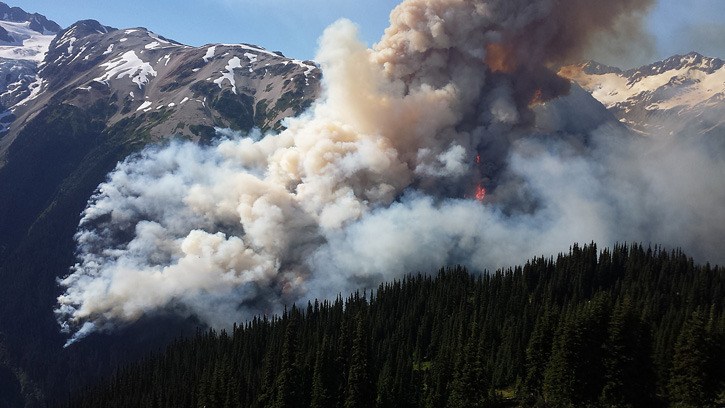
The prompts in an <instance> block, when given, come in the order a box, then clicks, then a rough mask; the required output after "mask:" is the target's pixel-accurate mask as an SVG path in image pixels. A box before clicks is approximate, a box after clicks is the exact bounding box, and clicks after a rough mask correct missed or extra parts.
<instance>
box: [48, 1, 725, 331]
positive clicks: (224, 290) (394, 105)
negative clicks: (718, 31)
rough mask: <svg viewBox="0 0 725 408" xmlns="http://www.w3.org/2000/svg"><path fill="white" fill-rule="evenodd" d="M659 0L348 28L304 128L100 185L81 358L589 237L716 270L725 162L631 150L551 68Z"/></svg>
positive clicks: (81, 305)
mask: <svg viewBox="0 0 725 408" xmlns="http://www.w3.org/2000/svg"><path fill="white" fill-rule="evenodd" d="M649 3H650V2H648V1H634V0H616V1H610V2H604V3H601V4H599V3H592V2H589V1H585V0H566V1H563V0H562V1H551V0H536V1H531V0H488V1H471V0H445V1H444V0H427V1H424V0H408V1H405V2H403V3H402V4H400V5H399V6H398V7H397V8H396V9H395V10H394V11H393V12H392V14H391V26H390V27H389V28H388V29H387V30H386V32H385V35H384V37H383V38H382V40H381V41H380V42H379V43H378V44H377V45H376V46H375V47H374V48H373V49H372V50H371V49H367V48H366V47H365V46H364V45H363V44H362V43H360V42H359V41H358V39H357V32H356V29H355V27H354V25H352V24H351V23H350V22H348V21H340V22H338V23H336V24H334V25H333V26H331V27H330V28H329V29H327V30H326V31H325V33H324V34H323V36H322V38H321V41H320V52H319V54H318V57H317V60H318V61H319V62H320V64H321V66H322V68H323V71H324V74H325V76H324V78H325V79H324V81H325V82H324V95H323V97H322V98H321V99H320V100H319V101H318V102H317V103H316V104H315V105H314V106H313V107H312V108H311V110H310V111H309V112H307V113H306V114H305V115H303V116H302V117H299V118H295V119H291V120H289V122H288V128H287V130H285V131H283V132H281V133H279V134H267V135H261V134H259V133H254V134H251V135H238V134H233V133H232V132H229V131H220V132H221V133H222V136H224V137H223V140H222V141H220V142H219V143H217V144H216V145H213V146H206V147H204V146H199V145H196V144H193V143H189V142H180V141H175V142H171V143H170V144H168V145H166V146H157V147H151V148H148V149H146V150H144V151H142V152H140V153H139V154H136V155H133V156H131V157H129V158H127V159H126V160H125V161H123V162H122V163H119V164H118V166H117V167H116V169H115V170H114V171H112V172H111V173H110V174H109V176H108V179H107V181H106V182H104V183H103V184H101V185H100V186H99V188H98V190H97V192H96V194H95V195H94V196H93V197H91V199H90V200H89V203H88V206H87V208H86V210H85V211H84V212H83V214H82V219H81V222H80V225H79V230H78V232H77V234H76V237H75V239H76V242H77V246H78V262H77V264H76V265H75V266H73V267H72V268H71V273H70V274H69V275H68V276H67V277H66V278H64V279H62V280H61V281H60V284H61V286H62V287H63V288H64V290H65V291H64V293H63V294H62V295H61V296H60V297H59V298H58V307H57V309H56V315H57V317H58V319H59V322H60V323H61V325H62V327H63V328H64V330H66V331H68V332H71V333H72V334H73V336H72V338H71V340H70V341H69V343H72V342H73V341H75V340H77V339H79V338H82V337H83V336H85V335H87V334H89V333H92V332H93V331H96V330H106V329H111V328H113V327H115V326H116V325H119V324H124V323H127V322H133V321H134V320H136V319H138V318H139V317H141V316H143V315H146V314H152V313H157V312H160V311H165V312H168V311H173V312H174V313H180V314H182V315H194V316H197V317H198V318H200V319H201V320H203V321H204V322H206V323H208V324H210V325H214V326H224V325H229V324H230V323H231V322H234V321H239V320H240V319H244V318H247V317H249V316H251V315H252V314H254V313H272V312H277V311H279V310H280V308H281V307H282V305H285V304H291V303H292V302H299V301H304V300H306V299H310V298H313V297H329V296H334V295H336V294H337V293H338V292H340V291H347V290H350V289H357V288H361V287H372V286H374V285H376V284H377V283H379V282H380V281H381V280H384V279H391V278H394V277H399V276H401V275H402V274H405V273H408V272H414V271H431V270H433V269H434V268H438V267H440V266H443V265H446V264H452V263H459V264H465V265H468V266H470V267H472V268H474V269H477V270H483V269H485V268H495V267H499V266H505V265H510V264H514V263H518V262H520V261H521V260H523V259H526V258H527V257H530V256H534V255H539V254H551V253H554V252H557V251H561V250H564V249H566V248H567V247H568V245H569V244H571V243H572V242H575V241H579V242H586V241H591V240H594V241H597V242H599V243H602V244H608V243H612V242H615V241H617V240H619V241H623V240H628V241H632V240H636V241H656V242H662V243H665V244H668V245H680V246H683V247H684V248H686V249H688V250H693V251H694V253H695V254H696V255H698V256H703V257H711V258H708V259H712V260H716V258H712V257H715V256H718V255H719V253H718V251H717V248H715V245H716V244H715V243H716V242H721V241H722V239H723V238H725V231H724V230H725V228H724V227H723V226H724V225H725V222H723V221H725V210H724V209H723V208H722V206H719V205H716V203H718V202H723V201H722V200H723V199H725V187H724V186H723V185H722V183H721V182H719V180H722V177H723V176H724V175H725V173H724V172H725V166H723V163H722V159H721V158H720V157H719V156H716V155H710V154H708V152H707V151H704V150H703V149H700V148H698V143H697V141H696V140H695V139H692V138H680V137H667V138H660V139H657V140H642V139H638V138H635V137H633V136H631V135H629V134H628V133H627V131H626V129H624V128H623V127H621V126H620V125H619V124H618V123H617V122H616V121H614V120H613V119H612V117H611V116H609V114H608V113H607V112H606V110H605V109H604V108H603V107H602V106H601V105H599V104H598V103H596V102H595V101H594V100H593V99H591V97H590V96H589V95H588V94H586V93H585V92H584V91H582V90H581V89H579V88H576V87H573V88H571V89H570V84H569V83H568V82H567V81H565V80H563V79H561V78H559V77H558V76H556V75H555V74H553V73H552V71H551V70H550V69H549V67H552V66H556V65H557V64H559V63H562V62H565V61H567V60H568V59H570V58H575V57H576V56H578V55H580V53H581V52H583V51H585V50H586V48H587V47H588V44H589V41H590V40H591V38H593V37H592V36H594V35H596V34H597V33H598V32H601V31H602V30H607V29H609V28H610V27H612V26H613V25H614V24H615V23H616V22H617V21H618V19H620V18H625V17H630V16H631V15H633V14H636V13H640V12H641V11H642V10H645V9H646V8H647V7H648V6H649ZM675 159H677V160H675ZM680 159H684V161H683V160H680ZM695 163H697V164H695ZM693 177H695V178H696V180H697V182H695V183H693V182H691V181H690V180H692V178H693ZM718 240H720V241H718ZM708 245H709V246H708Z"/></svg>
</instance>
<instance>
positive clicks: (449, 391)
mask: <svg viewBox="0 0 725 408" xmlns="http://www.w3.org/2000/svg"><path fill="white" fill-rule="evenodd" d="M724 294H725V270H724V269H723V268H721V267H713V266H710V265H709V264H706V265H697V264H695V263H694V261H693V260H692V259H691V258H689V257H687V256H686V255H685V254H683V253H682V252H680V251H666V250H663V249H661V248H657V247H655V248H647V247H643V246H641V245H636V244H635V245H618V246H615V247H614V248H612V249H604V250H601V251H599V250H598V249H597V247H596V245H595V244H590V245H584V246H579V245H574V246H572V247H571V248H570V251H569V253H568V254H559V255H558V256H557V257H555V258H554V257H550V258H544V257H542V258H536V259H532V260H530V261H528V262H526V264H525V265H523V266H518V267H515V268H510V269H508V270H502V271H498V272H496V273H481V274H471V273H469V272H468V271H467V270H466V269H465V268H462V267H454V268H448V269H441V270H440V271H439V272H438V273H437V274H436V275H431V276H428V275H411V276H408V277H406V278H404V279H402V280H399V281H394V282H389V283H385V284H382V285H380V287H379V288H378V289H377V290H376V291H375V292H374V293H369V292H367V293H366V292H362V293H355V294H353V295H351V296H349V297H346V298H343V297H341V296H340V297H338V298H337V299H335V300H333V301H322V302H317V301H316V302H314V303H310V304H307V305H304V306H302V307H299V306H291V307H290V308H289V309H288V310H286V311H285V312H284V313H283V314H282V315H281V316H274V317H271V318H268V317H255V318H254V319H252V320H251V321H249V322H246V323H244V324H242V325H240V326H235V327H234V329H233V330H232V331H230V332H226V331H221V332H217V331H214V330H208V331H207V330H200V331H199V332H198V333H197V334H196V336H194V337H192V338H188V339H179V340H177V341H175V342H174V343H173V344H171V345H170V346H169V347H168V349H167V350H166V351H165V352H163V353H161V354H158V355H153V356H150V357H148V358H147V359H145V360H144V361H142V362H141V363H139V364H136V365H132V366H129V367H126V368H123V369H121V370H119V371H118V372H117V373H116V374H115V375H114V376H113V378H111V379H110V380H109V381H107V382H105V383H104V384H101V385H97V386H94V387H92V388H89V389H87V390H85V391H84V392H82V393H81V394H79V395H76V396H73V397H72V398H71V399H70V400H69V401H66V402H65V404H66V405H67V406H70V407H335V406H339V407H346V408H353V407H373V406H377V407H482V406H486V407H489V406H556V407H559V406H576V407H580V406H595V407H596V406H602V407H604V406H607V407H627V406H631V407H641V406H680V407H685V406H693V407H695V406H722V404H725V341H724V340H723V339H724V338H725V337H724V336H725V305H724V304H723V300H724V299H723V298H724V296H723V295H724Z"/></svg>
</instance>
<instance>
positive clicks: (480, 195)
mask: <svg viewBox="0 0 725 408" xmlns="http://www.w3.org/2000/svg"><path fill="white" fill-rule="evenodd" d="M485 198H486V189H485V188H483V186H482V185H480V184H479V185H478V186H476V200H478V201H483V200H484V199H485Z"/></svg>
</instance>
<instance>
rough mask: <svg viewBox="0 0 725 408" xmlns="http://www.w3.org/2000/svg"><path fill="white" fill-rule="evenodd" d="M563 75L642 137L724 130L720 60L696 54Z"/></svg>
mask: <svg viewBox="0 0 725 408" xmlns="http://www.w3.org/2000/svg"><path fill="white" fill-rule="evenodd" d="M559 74H560V75H562V76H564V77H566V78H569V79H571V80H572V81H574V82H576V83H577V84H578V85H579V86H581V87H583V88H584V89H586V90H587V91H589V92H591V94H592V96H594V97H595V98H596V99H597V100H599V101H600V102H601V103H602V104H604V106H606V107H607V108H608V109H609V110H610V111H611V112H613V113H614V114H615V116H616V117H617V118H618V119H619V120H620V121H622V122H624V123H626V124H627V125H629V126H631V127H632V128H634V129H636V130H637V131H639V132H642V133H643V134H647V135H657V134H663V133H664V134H669V133H677V132H686V133H688V134H699V135H713V134H715V133H718V134H722V132H723V131H724V130H725V62H723V60H721V59H719V58H710V57H705V56H702V55H700V54H698V53H695V52H693V53H689V54H687V55H675V56H673V57H670V58H667V59H665V60H663V61H658V62H655V63H653V64H650V65H646V66H643V67H639V68H635V69H630V70H626V71H623V70H620V69H618V68H615V67H609V66H606V65H602V64H599V63H597V62H594V61H589V62H585V63H582V64H578V65H570V66H566V67H563V68H562V69H561V70H560V71H559Z"/></svg>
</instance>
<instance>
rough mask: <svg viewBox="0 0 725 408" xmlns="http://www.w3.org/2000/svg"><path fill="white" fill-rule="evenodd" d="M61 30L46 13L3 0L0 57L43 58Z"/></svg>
mask: <svg viewBox="0 0 725 408" xmlns="http://www.w3.org/2000/svg"><path fill="white" fill-rule="evenodd" d="M60 30H61V28H60V26H59V25H58V24H57V23H55V22H54V21H51V20H48V19H47V18H46V17H45V16H43V15H40V14H37V13H33V14H31V13H27V12H25V10H23V9H21V8H19V7H10V6H8V5H7V4H5V3H2V2H0V58H7V59H16V60H31V61H42V60H43V58H44V57H45V53H46V52H47V51H48V47H49V45H50V42H51V41H52V40H53V38H55V35H56V34H57V33H58V32H59V31H60Z"/></svg>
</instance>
